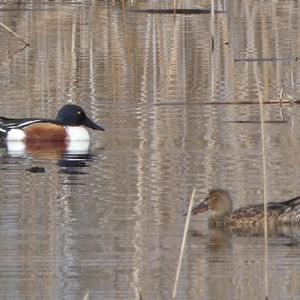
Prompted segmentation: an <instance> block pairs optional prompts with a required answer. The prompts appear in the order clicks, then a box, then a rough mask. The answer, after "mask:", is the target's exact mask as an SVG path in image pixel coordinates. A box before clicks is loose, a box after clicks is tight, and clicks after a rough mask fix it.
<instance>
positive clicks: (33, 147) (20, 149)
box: [6, 141, 89, 159]
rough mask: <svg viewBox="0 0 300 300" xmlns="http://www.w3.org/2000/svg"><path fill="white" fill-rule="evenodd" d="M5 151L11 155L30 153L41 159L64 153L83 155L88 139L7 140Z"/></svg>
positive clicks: (17, 155) (55, 156)
mask: <svg viewBox="0 0 300 300" xmlns="http://www.w3.org/2000/svg"><path fill="white" fill-rule="evenodd" d="M6 148H7V153H8V154H9V155H11V156H13V157H21V156H24V155H31V156H33V157H35V158H41V159H59V158H61V157H63V156H65V155H85V154H87V153H88V151H89V141H30V142H26V143H24V142H23V141H7V142H6Z"/></svg>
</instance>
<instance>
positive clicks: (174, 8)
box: [173, 0, 177, 15]
mask: <svg viewBox="0 0 300 300" xmlns="http://www.w3.org/2000/svg"><path fill="white" fill-rule="evenodd" d="M176 6H177V5H176V0H173V14H174V15H175V14H176Z"/></svg>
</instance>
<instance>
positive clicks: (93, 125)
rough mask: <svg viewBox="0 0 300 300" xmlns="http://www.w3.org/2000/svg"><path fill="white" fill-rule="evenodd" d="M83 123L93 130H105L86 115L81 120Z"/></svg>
mask: <svg viewBox="0 0 300 300" xmlns="http://www.w3.org/2000/svg"><path fill="white" fill-rule="evenodd" d="M83 125H85V126H86V127H89V128H92V129H94V130H105V129H104V128H103V127H101V126H100V125H98V124H96V123H95V122H93V121H92V120H91V119H89V118H88V117H86V118H85V120H84V122H83Z"/></svg>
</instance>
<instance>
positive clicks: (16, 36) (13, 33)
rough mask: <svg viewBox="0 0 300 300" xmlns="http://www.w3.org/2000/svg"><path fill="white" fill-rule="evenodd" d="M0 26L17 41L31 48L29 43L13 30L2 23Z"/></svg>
mask: <svg viewBox="0 0 300 300" xmlns="http://www.w3.org/2000/svg"><path fill="white" fill-rule="evenodd" d="M0 26H2V27H3V28H4V29H5V30H6V31H8V32H9V33H10V34H11V35H13V36H14V37H15V38H16V39H17V40H19V41H21V42H22V43H23V44H24V45H25V46H30V44H29V43H27V42H25V41H24V40H23V39H22V38H21V37H20V36H19V35H18V34H16V33H15V32H14V31H13V30H11V29H10V28H9V27H7V26H6V25H4V24H3V23H0Z"/></svg>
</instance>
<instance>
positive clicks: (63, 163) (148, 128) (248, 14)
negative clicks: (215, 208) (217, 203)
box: [0, 0, 300, 300]
mask: <svg viewBox="0 0 300 300" xmlns="http://www.w3.org/2000/svg"><path fill="white" fill-rule="evenodd" d="M178 2H180V3H178V6H179V7H181V8H191V9H205V10H207V9H209V8H210V3H209V1H201V3H200V2H199V1H192V0H191V1H178ZM215 5H216V9H217V10H218V11H219V12H221V13H217V14H215V20H214V22H213V24H214V52H213V53H212V52H211V34H210V31H211V21H212V19H211V18H212V17H211V15H210V14H208V13H201V14H199V13H196V14H177V15H176V16H175V17H174V15H172V14H164V13H159V14H156V13H153V11H151V12H149V11H148V12H133V11H132V10H133V9H134V10H136V9H140V10H145V9H165V8H172V7H173V1H170V2H167V1H134V0H133V1H130V2H129V1H128V2H125V1H66V2H64V1H63V2H60V1H51V2H44V1H41V2H30V3H26V2H22V1H21V2H19V3H17V4H16V3H14V2H10V1H7V2H6V3H3V4H1V5H0V22H1V23H3V24H5V25H7V26H8V27H10V28H11V29H13V30H14V31H15V32H16V33H17V34H18V35H20V36H21V37H22V38H24V39H25V40H26V41H28V42H29V43H30V46H29V47H25V48H23V44H22V42H20V41H18V40H16V38H15V37H14V36H12V35H11V34H10V33H8V32H7V31H6V30H5V29H4V28H2V27H0V49H1V51H0V88H1V94H0V104H1V115H5V116H9V117H15V118H18V117H25V116H26V117H47V118H49V117H52V118H54V117H55V115H56V113H57V111H58V109H59V108H60V107H61V106H62V105H64V104H65V103H75V104H78V105H80V106H82V107H84V109H85V111H86V113H87V114H88V115H89V116H90V118H91V119H93V120H94V121H95V122H97V123H99V124H101V125H103V126H104V127H105V128H106V131H105V132H99V131H90V135H91V141H90V143H89V145H86V144H83V145H82V144H80V145H77V146H78V147H79V148H76V149H75V150H68V149H65V147H64V146H63V147H61V146H59V145H45V144H44V145H22V144H21V145H19V146H18V148H17V150H16V148H11V145H6V144H5V143H4V144H3V145H2V148H1V149H0V161H1V164H0V191H1V193H0V241H1V243H0V298H1V299H49V300H50V299H85V300H86V299H143V300H144V299H146V300H148V299H150V300H152V299H171V295H172V289H173V285H174V279H175V273H176V267H177V261H178V258H179V251H180V244H181V239H182V234H183V229H184V223H185V217H184V216H183V214H184V212H185V211H186V210H187V207H188V204H189V199H190V196H191V193H192V189H193V187H195V188H196V201H199V200H200V199H203V197H205V195H206V194H207V192H208V191H209V190H210V189H212V188H223V189H227V190H229V192H230V193H231V195H232V198H233V202H234V207H235V208H237V207H240V206H243V205H247V204H252V203H259V202H262V201H263V194H264V182H265V186H266V188H267V196H268V200H273V201H280V200H284V199H288V198H291V197H294V196H297V195H300V186H299V170H300V158H299V153H300V135H299V131H300V130H299V129H300V121H299V119H300V106H299V105H298V104H297V100H298V99H299V96H300V85H299V83H300V79H299V78H300V68H299V57H298V56H299V51H300V49H299V47H300V46H299V42H298V40H299V21H298V20H299V17H300V10H299V7H298V2H297V1H263V2H261V1H251V0H250V1H249V0H247V1H243V0H242V1H225V0H223V1H215ZM154 12H155V11H154ZM283 89H284V90H283ZM282 91H283V93H282ZM280 94H283V105H282V110H281V109H280V105H279V99H280ZM291 98H293V99H294V100H296V102H295V104H290V101H289V100H290V99H291ZM259 100H262V101H264V102H265V103H266V104H265V105H264V118H265V120H266V121H267V122H266V123H265V124H264V132H265V139H264V149H265V156H266V159H265V162H266V174H265V176H264V174H263V158H262V139H261V124H260V123H259V120H260V110H259V105H258V103H259ZM270 102H271V103H273V104H270ZM12 149H14V150H12ZM207 220H208V216H207V215H205V214H203V215H197V216H194V217H193V218H192V222H191V224H190V229H189V235H188V239H187V245H186V251H185V254H184V257H183V265H182V269H181V274H180V279H179V283H178V290H177V298H178V299H263V298H264V294H265V282H266V281H265V271H264V270H265V268H264V266H265V257H264V254H265V244H264V238H263V236H253V235H252V236H250V235H249V236H247V235H238V234H230V233H224V232H218V231H214V230H212V229H209V228H208V226H207ZM299 256H300V231H299V232H292V233H291V232H287V233H284V234H282V235H280V236H271V237H270V239H269V247H268V270H267V271H268V272H267V274H266V275H267V277H268V294H269V299H299V298H300V287H299V279H300V263H299Z"/></svg>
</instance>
